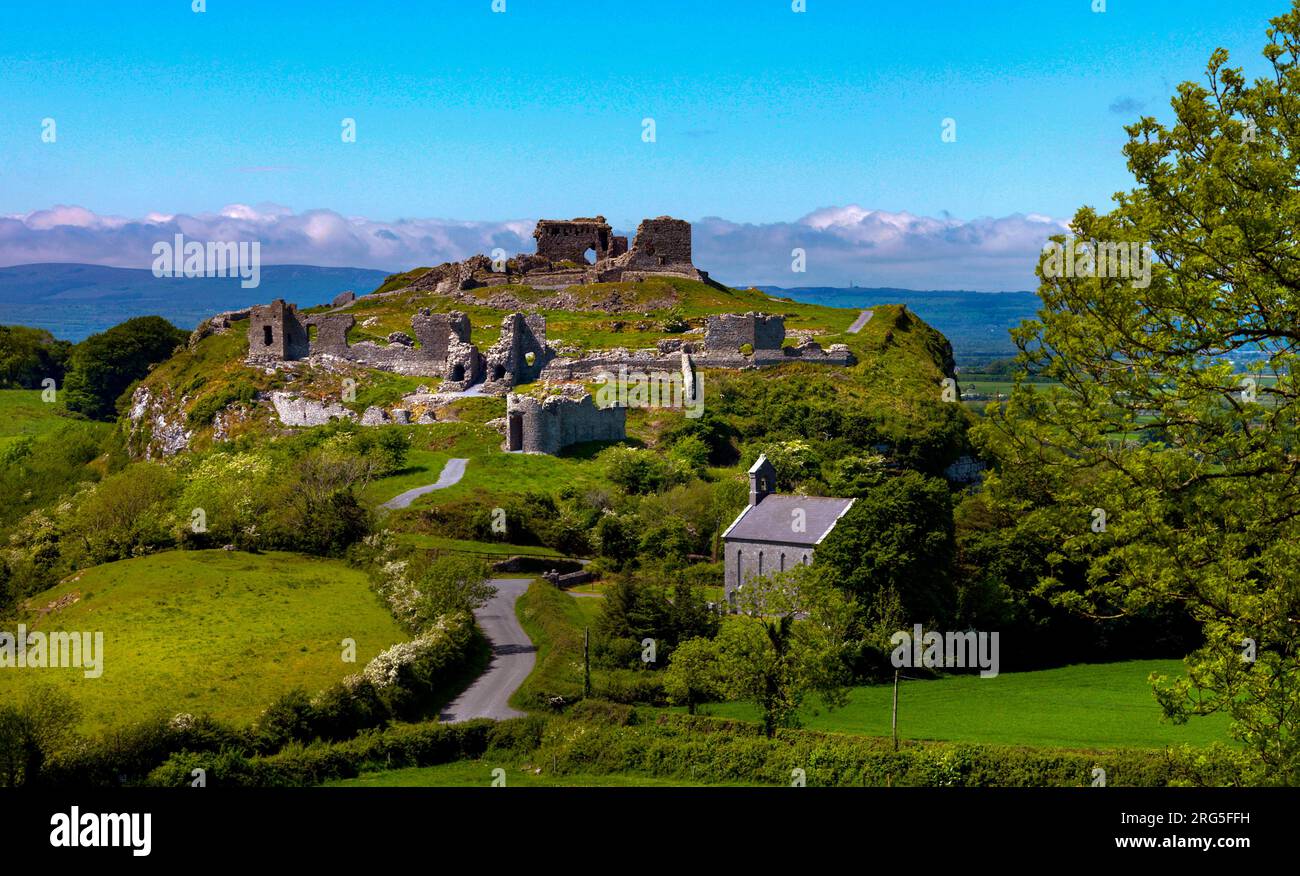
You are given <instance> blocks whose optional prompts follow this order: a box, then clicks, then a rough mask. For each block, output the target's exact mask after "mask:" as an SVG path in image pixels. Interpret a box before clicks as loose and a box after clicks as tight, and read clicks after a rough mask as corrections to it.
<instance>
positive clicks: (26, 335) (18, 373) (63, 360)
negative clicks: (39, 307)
mask: <svg viewBox="0 0 1300 876" xmlns="http://www.w3.org/2000/svg"><path fill="white" fill-rule="evenodd" d="M71 350H72V344H71V343H69V342H68V341H60V340H56V339H55V338H54V335H52V334H50V333H49V332H48V331H46V330H45V329H38V328H28V327H27V326H23V325H0V389H40V388H42V387H41V381H43V380H44V379H45V378H47V377H49V378H52V379H53V380H54V381H55V382H56V383H61V382H62V380H63V371H64V369H65V368H66V367H67V360H68V354H69V353H70V352H71Z"/></svg>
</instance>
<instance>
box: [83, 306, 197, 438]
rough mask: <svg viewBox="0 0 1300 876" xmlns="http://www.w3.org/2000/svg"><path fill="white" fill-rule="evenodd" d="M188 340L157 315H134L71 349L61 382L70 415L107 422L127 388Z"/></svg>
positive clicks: (182, 333)
mask: <svg viewBox="0 0 1300 876" xmlns="http://www.w3.org/2000/svg"><path fill="white" fill-rule="evenodd" d="M187 337H188V335H187V334H186V333H185V332H183V331H181V330H180V329H178V328H176V326H174V325H172V324H171V323H169V322H168V321H167V320H165V319H163V318H162V317H161V316H137V317H135V318H134V319H128V320H127V321H126V322H124V323H122V324H121V325H115V326H113V327H112V328H110V329H108V330H107V331H104V332H100V333H99V334H97V335H91V336H90V337H88V338H86V339H85V340H84V341H82V342H81V343H80V344H77V346H75V347H73V348H72V356H71V358H70V359H69V363H68V374H67V379H66V381H65V382H64V387H63V388H64V390H65V394H64V402H65V403H66V404H67V407H68V410H70V411H73V412H75V413H79V414H84V415H85V416H87V417H89V418H90V419H92V420H111V419H113V417H114V416H115V415H116V412H117V410H116V407H115V403H116V401H117V398H118V396H120V395H121V394H122V393H123V392H124V391H126V388H127V387H128V386H130V385H131V384H132V383H133V382H134V381H136V380H139V379H140V378H142V377H144V376H145V375H146V374H148V373H149V368H150V367H151V366H153V365H156V364H158V363H159V362H162V361H164V360H165V359H168V358H170V357H171V355H172V353H174V352H176V348H177V347H178V346H180V345H181V344H184V343H185V340H186V338H187Z"/></svg>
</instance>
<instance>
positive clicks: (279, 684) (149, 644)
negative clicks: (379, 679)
mask: <svg viewBox="0 0 1300 876" xmlns="http://www.w3.org/2000/svg"><path fill="white" fill-rule="evenodd" d="M19 620H20V621H22V622H25V623H26V624H27V627H28V629H29V630H40V631H44V632H47V633H48V632H51V631H65V632H73V631H78V632H80V631H92V632H93V631H100V632H102V633H103V634H104V639H103V641H104V645H103V647H104V655H103V675H102V676H101V677H99V678H87V677H85V675H84V673H83V672H82V670H80V669H71V668H69V669H53V668H47V669H34V668H32V669H17V668H11V669H8V670H6V671H4V672H0V701H11V700H12V699H18V698H21V696H22V691H23V690H24V689H25V688H26V687H27V686H30V685H33V684H53V685H56V686H58V687H62V688H65V689H66V690H68V691H69V692H70V693H71V694H72V695H73V697H74V698H75V699H76V700H77V701H78V703H79V704H80V705H81V707H82V726H83V728H85V729H88V730H93V731H99V730H102V729H104V728H106V727H120V726H124V725H126V724H129V723H131V722H133V721H139V720H141V719H144V718H148V717H152V716H154V715H159V714H162V715H166V716H171V715H175V714H177V713H180V712H190V713H192V714H200V713H204V712H206V713H208V714H211V715H213V716H214V717H218V718H222V719H226V720H229V721H233V722H248V721H251V720H253V719H254V718H256V717H257V715H258V714H260V712H261V711H262V709H264V708H265V707H266V706H267V705H269V704H270V703H271V701H272V700H274V699H275V698H276V697H277V696H279V695H280V694H283V693H284V692H286V691H288V690H289V689H291V688H293V687H297V686H300V687H303V688H305V689H306V690H307V691H308V692H312V693H314V692H315V691H317V690H320V689H322V688H324V687H326V686H328V685H329V684H331V683H332V682H334V681H337V680H339V679H340V678H342V677H344V676H345V675H349V674H351V673H354V672H359V671H360V670H361V668H362V667H364V666H365V665H366V663H367V662H368V661H369V660H370V659H371V658H372V657H374V656H375V655H376V654H378V653H379V652H380V651H382V650H384V649H385V648H387V647H389V646H391V645H393V644H395V643H397V642H401V641H405V640H406V639H408V638H409V636H407V635H406V634H405V633H404V632H403V630H402V629H401V628H400V627H399V626H398V625H397V624H396V622H395V621H394V620H393V619H392V617H391V615H390V614H389V613H388V611H387V610H386V609H385V608H384V607H383V606H382V605H381V604H380V602H379V600H378V598H377V597H376V596H375V595H374V594H373V593H372V592H371V591H370V588H369V585H368V582H367V579H366V577H365V575H364V574H363V573H362V572H360V571H358V570H356V569H353V568H350V567H349V566H347V565H345V564H344V563H342V562H338V561H333V560H318V559H312V558H309V557H304V556H300V555H297V554H285V553H267V554H256V555H254V554H246V553H239V552H226V551H177V552H170V553H161V554H153V555H151V556H147V557H141V558H138V559H132V560H123V561H121V562H117V563H110V564H108V565H104V566H96V567H94V568H91V569H87V570H85V571H84V572H81V573H78V574H77V575H75V576H74V577H73V578H72V579H71V580H69V581H66V582H64V583H62V584H60V585H59V586H57V587H54V588H52V589H50V590H48V591H46V592H44V593H40V594H38V595H36V596H34V597H32V598H31V599H29V600H27V611H26V612H25V614H24V616H23V617H20V618H19ZM344 638H352V639H354V640H355V641H356V662H355V663H344V662H343V661H342V659H341V654H342V648H341V646H340V642H341V641H342V640H343V639H344Z"/></svg>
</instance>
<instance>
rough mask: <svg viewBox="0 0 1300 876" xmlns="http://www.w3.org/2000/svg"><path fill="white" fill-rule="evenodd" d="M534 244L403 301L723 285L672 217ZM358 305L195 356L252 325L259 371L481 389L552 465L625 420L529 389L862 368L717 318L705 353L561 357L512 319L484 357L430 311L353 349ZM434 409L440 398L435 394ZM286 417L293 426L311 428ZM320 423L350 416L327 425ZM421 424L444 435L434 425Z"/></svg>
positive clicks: (520, 317) (433, 280)
mask: <svg viewBox="0 0 1300 876" xmlns="http://www.w3.org/2000/svg"><path fill="white" fill-rule="evenodd" d="M533 237H534V239H535V240H536V241H537V252H536V253H535V254H523V255H518V256H515V257H514V258H512V259H508V260H498V261H497V262H495V263H494V262H493V261H492V260H490V259H489V258H488V257H487V256H484V255H477V256H473V257H471V258H469V259H466V260H464V261H462V262H454V263H446V264H443V265H440V266H438V267H437V268H432V269H430V270H429V271H428V272H427V273H425V274H424V275H422V276H420V277H418V278H416V279H415V280H414V281H412V282H411V283H410V285H409V286H407V287H405V288H403V289H400V290H397V291H398V292H403V293H406V292H411V291H417V292H418V291H427V292H431V293H433V294H438V295H442V296H445V297H453V298H455V297H457V295H458V293H460V292H463V291H464V290H468V289H475V288H478V287H482V286H493V285H502V284H507V283H516V284H524V285H528V286H532V287H533V288H561V289H562V288H564V287H567V286H571V285H575V284H578V285H581V284H589V283H597V282H601V283H604V282H616V281H627V280H643V279H646V278H649V277H652V276H670V277H683V278H690V279H694V280H700V281H703V282H707V283H710V284H712V285H714V286H717V285H718V284H717V283H714V282H713V281H711V280H709V278H708V274H707V273H705V272H704V271H701V270H699V269H698V268H696V267H695V265H694V263H693V262H692V254H691V225H690V223H689V222H685V221H682V220H680V219H673V218H671V217H669V216H660V217H658V218H655V219H645V220H643V221H642V222H641V223H640V225H639V226H638V227H637V232H636V235H635V237H634V238H633V240H632V243H631V245H630V246H629V244H628V239H627V238H626V237H623V236H620V235H616V234H614V233H613V229H612V228H611V226H610V225H609V224H608V223H607V222H606V221H605V218H604V217H603V216H596V217H593V218H577V219H568V220H553V219H543V220H541V221H539V222H538V223H537V225H536V228H535V229H534V231H533ZM719 288H721V287H719ZM357 301H358V299H357V298H356V297H355V296H352V295H350V294H344V295H340V296H338V297H336V298H335V300H334V304H333V306H332V308H331V309H330V310H326V311H323V312H316V313H309V314H304V313H301V312H299V310H298V308H297V306H296V305H294V304H290V303H286V302H285V301H284V300H283V299H277V300H275V301H273V302H271V303H270V304H266V305H262V306H257V307H252V308H249V309H248V310H247V311H231V312H228V313H224V314H218V315H217V316H215V317H213V318H212V319H211V320H209V321H207V322H206V323H204V324H203V325H201V326H200V327H199V328H198V329H196V330H195V333H194V335H193V338H192V340H191V343H196V342H197V341H198V340H199V339H201V338H202V337H203V336H204V335H205V334H207V333H210V332H212V331H224V330H228V329H230V328H232V327H233V323H234V322H236V321H240V320H243V319H247V320H248V323H247V333H248V346H249V350H248V362H249V363H250V364H253V365H258V366H261V367H279V366H281V365H282V364H284V363H290V362H294V361H297V360H304V359H310V358H314V357H322V358H331V357H332V358H335V359H339V360H343V361H346V362H352V363H355V364H357V365H361V366H364V367H368V368H374V369H378V370H383V371H391V372H395V373H399V374H405V375H411V376H428V377H435V378H440V379H441V381H442V383H441V387H440V388H439V390H438V393H442V394H446V393H461V392H465V391H468V390H471V389H472V388H474V387H480V389H481V391H482V392H484V393H488V394H492V395H505V396H507V398H508V400H507V410H508V414H507V418H506V420H505V431H506V447H507V448H508V449H512V450H522V451H526V452H540V453H554V452H556V451H558V450H559V449H560V448H562V447H565V446H568V445H569V444H573V443H577V442H580V441H595V440H622V438H623V437H624V435H625V423H626V411H625V410H624V409H622V408H611V409H601V408H597V407H596V406H595V404H594V402H593V401H592V399H591V397H590V396H589V395H587V394H586V393H585V392H580V391H578V389H577V388H574V387H570V388H569V390H566V392H565V394H563V395H558V396H556V395H552V396H550V397H548V398H547V399H545V400H539V399H537V398H534V397H532V396H526V395H517V394H515V393H513V390H514V389H515V387H517V386H519V385H521V384H528V383H533V382H535V381H539V380H543V381H548V382H549V381H553V382H557V383H566V382H578V381H585V380H589V379H591V378H592V377H594V376H596V375H599V374H601V373H602V372H606V373H613V372H617V371H618V369H619V368H620V367H623V366H626V367H627V368H628V369H637V370H640V371H646V372H652V371H668V372H678V371H680V372H682V373H683V374H685V375H687V376H689V375H691V374H692V373H693V369H694V368H699V367H715V368H755V367H766V366H772V365H779V364H782V363H787V362H811V363H817V364H825V365H833V366H848V365H852V364H854V362H855V361H856V360H855V359H854V357H853V354H852V353H851V352H850V351H849V348H848V347H847V346H846V345H844V344H832V345H831V346H830V348H829V349H823V348H822V347H821V346H819V345H818V344H817V343H816V342H815V341H813V340H812V339H811V338H808V339H805V340H804V341H803V342H801V343H800V344H798V345H796V346H786V345H785V318H784V317H783V316H781V315H779V314H766V313H754V312H751V313H745V314H735V313H727V314H715V315H712V316H709V317H708V319H707V323H706V326H705V330H704V336H703V339H702V340H700V339H699V338H698V336H697V337H696V338H694V339H688V338H686V337H682V338H677V337H673V338H665V339H662V340H660V341H658V342H657V344H656V346H655V347H653V348H648V349H638V350H628V349H623V348H619V349H613V350H595V351H588V352H586V353H585V354H582V355H576V356H574V355H562V353H561V351H559V350H557V349H555V348H554V347H552V346H551V344H550V342H549V341H548V340H547V335H546V317H545V316H544V315H542V314H538V313H523V312H513V313H507V314H505V315H503V317H502V320H501V328H500V335H499V337H498V339H497V341H496V342H495V343H494V344H493V345H492V346H490V347H488V348H487V349H486V350H480V349H479V347H477V346H476V345H475V344H474V343H473V341H472V340H471V332H470V329H471V326H470V320H469V317H468V316H467V315H466V314H465V313H463V312H461V311H458V310H452V311H449V312H446V313H436V312H433V311H432V310H430V309H429V308H421V309H420V310H418V311H417V312H416V313H415V314H414V315H413V316H412V317H411V330H410V333H407V332H402V331H399V332H392V333H391V334H389V335H388V336H387V339H386V340H387V342H386V343H380V342H376V341H374V340H364V341H359V342H356V343H351V342H349V340H348V334H349V332H350V331H351V330H352V329H353V327H354V326H355V325H356V317H355V316H353V315H352V314H351V313H349V312H347V311H348V310H349V309H350V308H351V307H352V306H353V305H354V304H355V303H357ZM507 306H511V307H519V308H520V309H521V310H522V309H526V308H527V307H529V306H533V305H532V303H531V302H519V303H515V304H508V305H507ZM552 306H554V305H552ZM560 309H564V308H563V306H561V307H560ZM691 385H692V386H693V385H694V384H693V382H692V383H691ZM570 390H571V391H570ZM426 395H428V396H429V397H430V398H435V397H436V396H437V393H426ZM277 410H278V407H277ZM286 410H287V411H288V414H287V416H288V417H289V419H291V420H295V422H296V421H297V420H302V421H303V422H306V420H307V419H310V418H309V417H307V415H305V414H304V415H302V416H298V415H297V414H296V413H295V412H294V411H293V410H290V409H289V408H286ZM406 413H407V412H406V411H405V410H404V409H400V410H396V411H394V413H393V415H392V417H389V416H388V414H387V412H384V411H380V410H378V409H375V410H373V411H367V412H366V415H365V417H363V418H362V423H363V424H367V425H373V424H379V423H383V422H404V421H406V418H404V417H403V416H401V415H402V414H406ZM321 415H322V416H340V415H341V414H339V413H338V412H331V411H326V412H325V413H324V414H321ZM311 416H312V417H315V416H316V413H314V412H313V413H312V415H311ZM422 416H428V418H429V421H432V415H431V414H428V413H426V414H425V415H422ZM281 420H282V421H284V420H285V417H284V416H282V417H281ZM286 424H288V423H286Z"/></svg>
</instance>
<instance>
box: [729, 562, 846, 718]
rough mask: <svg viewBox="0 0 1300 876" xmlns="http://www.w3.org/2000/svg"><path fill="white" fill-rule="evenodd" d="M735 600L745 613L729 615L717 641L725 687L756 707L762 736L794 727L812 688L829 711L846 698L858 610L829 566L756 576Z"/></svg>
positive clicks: (731, 695)
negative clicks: (832, 576) (831, 576)
mask: <svg viewBox="0 0 1300 876" xmlns="http://www.w3.org/2000/svg"><path fill="white" fill-rule="evenodd" d="M737 603H738V607H739V608H740V610H741V612H742V613H741V614H738V615H732V616H730V617H728V618H726V619H725V620H723V622H722V627H721V629H720V630H719V632H718V637H717V639H716V640H715V642H716V647H717V651H718V656H719V667H720V671H721V673H722V677H723V679H724V682H723V689H724V691H725V693H726V695H727V696H730V697H733V698H735V699H741V700H747V701H749V702H752V703H754V704H755V705H757V706H758V708H759V711H760V712H761V713H762V716H763V732H764V733H766V734H767V735H768V736H769V737H770V736H773V735H774V734H775V733H776V729H777V728H778V727H791V726H796V725H797V723H798V718H797V711H798V709H799V706H800V705H801V704H802V703H803V701H804V699H805V698H806V697H807V695H808V694H809V693H816V694H818V695H819V696H820V697H821V700H822V702H823V703H824V704H825V705H826V707H827V708H834V707H836V706H841V705H843V704H844V703H845V702H846V700H847V689H846V685H847V683H848V680H849V673H848V661H847V658H848V656H849V654H850V651H851V649H852V641H851V640H852V637H853V631H854V627H855V624H856V621H855V618H856V614H857V608H856V605H855V603H854V602H853V600H852V599H851V598H849V597H848V596H846V595H845V594H844V593H843V592H842V591H841V590H839V589H838V588H837V587H835V586H833V585H832V584H831V582H830V579H829V576H828V575H827V574H826V573H825V571H824V570H819V569H815V568H814V567H812V566H803V565H800V566H796V567H795V568H794V569H792V570H791V571H789V572H782V573H778V574H776V575H772V576H770V577H764V578H758V579H752V580H750V581H747V582H746V583H745V586H744V588H743V589H742V590H741V591H740V594H739V595H738V597H737ZM796 618H798V619H797V620H796Z"/></svg>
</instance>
